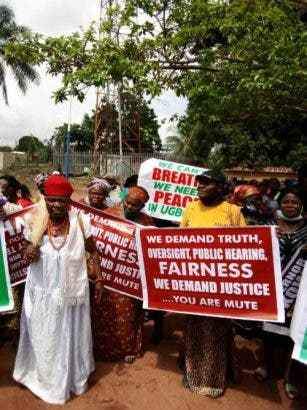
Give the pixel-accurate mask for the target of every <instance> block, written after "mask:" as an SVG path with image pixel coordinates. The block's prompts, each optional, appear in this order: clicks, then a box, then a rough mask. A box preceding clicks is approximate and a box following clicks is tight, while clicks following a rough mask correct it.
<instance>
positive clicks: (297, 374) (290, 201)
mask: <svg viewBox="0 0 307 410" xmlns="http://www.w3.org/2000/svg"><path fill="white" fill-rule="evenodd" d="M278 202H279V206H280V209H279V210H278V211H277V213H276V219H277V224H278V228H279V248H280V258H281V271H282V281H283V293H284V303H285V309H286V322H285V324H275V323H265V324H264V330H265V331H266V332H265V333H264V344H265V358H266V366H265V367H263V368H258V369H257V371H256V375H257V377H258V378H266V377H267V376H271V373H272V369H273V367H274V360H273V359H274V356H275V354H274V353H275V351H276V350H277V349H280V348H281V349H282V350H283V351H284V352H285V353H286V357H287V364H286V372H285V377H284V380H285V391H286V394H287V396H288V397H289V398H290V399H294V398H296V397H297V396H298V394H299V389H298V385H299V384H301V383H302V381H303V380H304V373H305V380H306V368H305V366H304V365H302V364H301V363H299V362H298V361H296V360H291V354H292V350H293V342H292V340H291V339H290V337H289V335H290V333H289V329H290V325H291V320H292V315H293V311H294V307H295V303H296V298H297V293H298V289H299V286H300V281H301V277H302V273H303V270H304V266H305V264H306V256H307V224H306V220H305V219H304V217H303V212H304V211H303V201H302V198H301V196H300V194H299V192H298V190H296V189H295V188H287V189H285V190H284V191H282V192H281V193H280V194H279V198H278ZM279 366H280V363H279Z"/></svg>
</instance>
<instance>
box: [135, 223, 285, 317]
mask: <svg viewBox="0 0 307 410" xmlns="http://www.w3.org/2000/svg"><path fill="white" fill-rule="evenodd" d="M138 247H139V250H140V252H139V263H140V272H141V280H142V286H143V307H144V308H149V309H162V310H166V311H170V312H178V313H190V314H196V315H206V316H219V317H226V318H237V319H248V320H260V321H278V322H283V321H284V307H283V297H282V283H281V272H280V262H279V248H278V242H277V238H276V234H275V228H274V227H246V228H220V227H219V228H208V229H207V228H206V229H194V228H193V229H192V228H191V229H190V228H185V229H176V228H166V229H155V228H149V229H148V228H142V229H140V230H139V231H138Z"/></svg>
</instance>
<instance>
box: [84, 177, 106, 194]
mask: <svg viewBox="0 0 307 410" xmlns="http://www.w3.org/2000/svg"><path fill="white" fill-rule="evenodd" d="M92 188H95V189H97V190H99V191H102V192H107V193H110V192H111V191H112V186H111V185H110V184H109V182H108V181H107V180H106V179H104V178H94V179H92V181H91V182H90V183H89V184H88V185H87V189H88V190H90V189H92Z"/></svg>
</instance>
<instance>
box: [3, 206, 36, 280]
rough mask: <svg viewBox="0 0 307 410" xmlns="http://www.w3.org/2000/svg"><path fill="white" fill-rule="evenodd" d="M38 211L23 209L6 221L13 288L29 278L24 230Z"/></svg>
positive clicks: (31, 208)
mask: <svg viewBox="0 0 307 410" xmlns="http://www.w3.org/2000/svg"><path fill="white" fill-rule="evenodd" d="M36 209H37V207H36V206H31V207H29V208H25V209H22V210H20V211H18V212H14V213H12V214H10V215H8V217H7V219H6V220H5V221H4V233H5V242H6V251H7V261H8V267H9V272H10V278H11V284H12V286H16V285H18V284H19V283H22V282H25V280H26V277H27V268H28V262H27V261H26V259H25V258H24V256H23V242H24V239H25V238H24V229H25V226H26V223H27V219H30V218H31V217H32V215H33V213H34V212H35V211H36Z"/></svg>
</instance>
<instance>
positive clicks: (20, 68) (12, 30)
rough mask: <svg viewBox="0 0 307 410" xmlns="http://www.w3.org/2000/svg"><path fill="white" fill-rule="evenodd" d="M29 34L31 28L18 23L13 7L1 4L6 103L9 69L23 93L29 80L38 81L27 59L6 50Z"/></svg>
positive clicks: (0, 64)
mask: <svg viewBox="0 0 307 410" xmlns="http://www.w3.org/2000/svg"><path fill="white" fill-rule="evenodd" d="M27 34H29V30H28V29H27V28H26V27H25V26H20V25H18V24H16V22H15V20H14V13H13V11H12V9H10V8H9V7H7V6H4V5H0V86H1V88H2V94H3V98H4V101H5V103H6V104H8V91H7V85H6V74H7V70H8V69H10V71H11V72H12V74H13V76H14V78H15V80H16V82H17V84H18V87H19V88H20V90H21V91H22V92H23V93H25V92H26V91H27V87H28V83H29V82H36V83H38V79H39V76H38V73H37V71H36V70H35V69H34V68H33V67H32V65H31V64H30V63H29V62H28V61H27V60H25V59H23V58H19V57H18V56H17V55H15V56H14V55H8V54H6V52H5V49H6V47H7V46H8V45H9V44H10V43H13V42H16V41H17V42H18V39H19V38H20V37H21V36H22V35H27Z"/></svg>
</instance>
